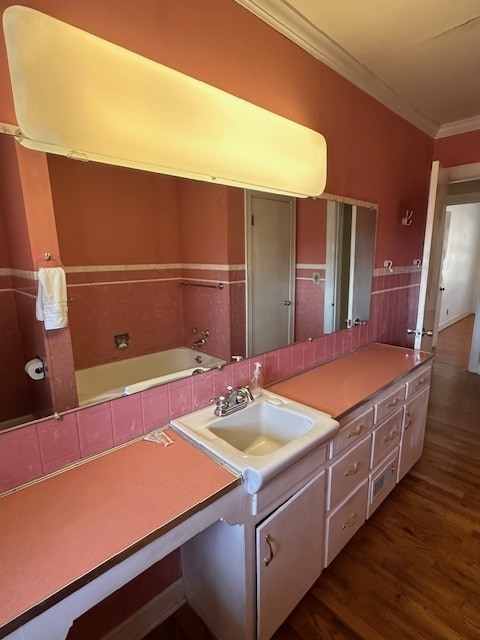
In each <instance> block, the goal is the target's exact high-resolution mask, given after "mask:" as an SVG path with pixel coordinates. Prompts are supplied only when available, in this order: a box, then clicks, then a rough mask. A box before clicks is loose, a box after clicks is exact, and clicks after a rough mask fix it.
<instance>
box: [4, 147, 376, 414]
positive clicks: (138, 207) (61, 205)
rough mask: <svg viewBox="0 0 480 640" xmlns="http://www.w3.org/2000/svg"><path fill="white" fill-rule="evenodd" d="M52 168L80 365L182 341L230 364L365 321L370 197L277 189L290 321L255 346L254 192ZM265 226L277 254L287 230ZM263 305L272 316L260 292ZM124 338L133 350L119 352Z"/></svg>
mask: <svg viewBox="0 0 480 640" xmlns="http://www.w3.org/2000/svg"><path fill="white" fill-rule="evenodd" d="M48 166H49V174H50V182H51V188H52V195H53V202H54V210H55V218H56V225H57V233H58V240H59V247H60V258H61V260H62V263H63V265H64V266H65V268H66V271H67V280H68V285H69V288H68V294H69V298H70V302H69V323H70V332H71V339H72V345H73V354H74V361H75V369H79V370H82V369H85V368H89V367H94V366H98V365H102V364H104V363H108V362H113V361H117V360H125V359H129V358H132V357H135V356H139V355H143V354H149V353H152V352H156V351H164V350H168V349H172V348H175V347H179V346H180V345H183V346H186V347H187V348H190V347H192V346H193V347H194V349H195V350H196V351H198V352H199V353H200V354H204V353H206V354H209V355H211V356H215V357H217V358H220V359H221V360H223V361H225V362H230V361H231V360H232V358H234V359H236V358H239V357H245V356H246V355H249V356H250V355H257V354H258V353H261V352H264V351H266V350H270V349H273V348H277V347H281V346H285V345H286V344H291V343H293V342H299V341H304V340H307V339H308V338H313V337H317V336H319V335H322V334H324V333H328V332H331V331H336V330H340V329H344V328H345V327H346V326H349V325H351V324H354V323H355V321H357V320H358V321H359V322H365V321H368V318H369V309H370V294H371V279H372V272H373V255H374V242H375V225H376V208H375V207H374V206H373V205H371V206H367V205H366V203H355V202H354V201H350V200H345V199H341V198H339V199H333V198H332V197H330V196H328V197H325V198H324V197H322V198H318V199H311V198H307V199H297V200H294V199H289V198H285V197H280V198H279V199H280V202H281V208H282V210H283V211H285V213H286V215H287V217H288V222H287V227H288V231H289V233H290V234H292V235H291V237H290V238H289V239H288V241H287V245H288V249H287V250H288V251H289V252H290V257H291V267H290V272H289V274H288V278H289V284H288V286H289V287H290V289H289V293H288V294H284V293H283V292H281V293H280V299H279V301H278V305H279V309H280V310H282V311H283V310H285V309H286V310H287V313H288V314H289V316H290V319H291V322H290V326H291V329H290V333H289V334H288V336H287V338H286V339H282V340H281V341H280V342H279V343H278V344H272V343H270V344H268V345H266V346H265V347H262V345H261V344H259V345H256V346H254V347H253V348H252V345H251V344H250V349H249V347H248V344H249V339H248V338H249V336H248V331H247V329H246V328H247V322H246V318H247V306H246V298H247V297H248V296H247V291H246V288H247V287H246V285H247V282H248V280H249V278H250V281H251V277H250V276H251V274H250V273H249V269H246V266H245V265H246V264H249V261H248V260H247V262H246V257H245V256H246V254H245V251H246V238H247V236H248V233H246V231H249V232H250V233H251V231H252V229H255V224H258V227H257V228H259V227H260V226H261V225H260V222H261V218H259V217H258V216H260V217H261V215H262V212H261V211H258V212H255V213H254V214H252V211H251V210H250V209H249V208H248V206H247V207H246V206H245V202H246V201H247V204H248V199H249V198H251V193H249V192H248V193H247V197H246V196H245V192H244V191H243V190H241V189H236V188H234V187H226V186H221V185H211V184H207V183H200V182H195V181H191V180H187V179H182V178H174V177H170V176H163V175H160V174H149V173H146V172H143V171H136V170H132V169H126V168H119V167H112V166H108V165H100V164H96V163H80V162H74V161H71V160H68V159H66V158H63V157H60V156H49V158H48ZM252 193H254V192H252ZM262 196H265V197H266V198H267V199H268V200H267V206H270V205H269V203H270V204H271V202H272V201H275V200H278V198H277V197H276V196H275V195H272V194H255V193H254V196H253V197H254V199H257V200H258V201H259V202H260V204H261V205H262V206H263V207H265V202H266V201H265V199H264V198H262ZM285 203H286V204H285ZM292 212H293V217H292ZM252 215H257V223H255V222H254V224H253V225H252V219H251V216H252ZM284 226H285V225H284ZM1 229H2V226H1V225H0V233H1ZM267 232H268V233H267V238H268V242H267V244H268V245H269V246H270V249H273V250H274V252H275V251H276V247H277V245H278V242H279V239H278V237H277V236H278V229H276V227H275V225H272V224H271V223H270V222H269V224H267ZM286 277H287V276H286ZM220 285H221V286H220ZM266 288H267V290H268V289H269V282H268V281H267V283H266ZM284 295H287V297H284ZM285 302H287V303H288V304H284V303H285ZM254 308H255V313H256V314H257V315H258V316H259V317H267V318H268V317H269V315H268V312H265V311H264V309H263V308H262V304H261V297H260V298H259V299H258V300H257V301H256V302H255V305H254ZM337 308H338V309H339V312H338V313H337V312H336V311H337ZM334 312H335V313H334ZM12 321H14V320H13V319H12ZM32 322H36V321H35V320H34V319H33V318H32ZM124 335H128V347H126V348H124V349H122V348H120V349H119V348H117V347H118V344H116V340H118V336H124ZM23 365H24V362H21V363H20V364H19V366H21V368H22V369H23ZM207 366H208V365H207ZM199 368H201V366H200V367H199ZM189 374H190V373H189ZM54 409H55V408H54ZM27 415H28V414H27ZM12 418H13V419H15V418H14V417H12V416H10V417H9V418H8V420H11V419H12ZM9 426H12V422H7V423H6V427H9Z"/></svg>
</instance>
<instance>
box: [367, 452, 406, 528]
mask: <svg viewBox="0 0 480 640" xmlns="http://www.w3.org/2000/svg"><path fill="white" fill-rule="evenodd" d="M398 452H399V449H398V447H397V449H396V450H395V451H394V452H393V453H392V455H391V456H390V457H389V459H388V460H387V461H386V462H385V463H384V464H382V465H381V466H380V467H379V468H378V469H374V470H373V471H372V473H371V474H370V476H369V486H368V516H367V517H368V518H369V517H370V516H371V515H372V513H373V512H374V511H375V509H376V508H377V507H378V505H379V504H381V502H382V501H383V500H384V498H386V497H387V496H388V494H389V493H390V491H391V490H392V489H393V488H394V486H395V484H396V482H397V468H398Z"/></svg>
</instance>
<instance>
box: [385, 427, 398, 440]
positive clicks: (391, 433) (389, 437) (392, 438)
mask: <svg viewBox="0 0 480 640" xmlns="http://www.w3.org/2000/svg"><path fill="white" fill-rule="evenodd" d="M396 437H397V432H396V431H395V429H392V430H391V431H390V435H388V436H385V438H384V439H383V441H384V442H389V441H390V440H395V438H396Z"/></svg>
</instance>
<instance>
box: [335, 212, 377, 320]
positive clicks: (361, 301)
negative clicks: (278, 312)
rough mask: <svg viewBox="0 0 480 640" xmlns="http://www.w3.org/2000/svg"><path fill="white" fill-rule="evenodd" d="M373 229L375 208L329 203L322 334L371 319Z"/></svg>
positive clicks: (374, 225)
mask: <svg viewBox="0 0 480 640" xmlns="http://www.w3.org/2000/svg"><path fill="white" fill-rule="evenodd" d="M375 228H376V214H375V210H374V209H370V208H367V207H361V206H357V205H352V204H347V203H342V202H333V201H330V202H329V203H328V207H327V254H326V274H325V315H324V326H325V333H331V332H332V331H341V330H342V329H345V328H347V327H351V326H353V325H355V324H359V323H364V322H367V321H368V320H369V319H370V301H371V292H372V273H373V263H374V256H375Z"/></svg>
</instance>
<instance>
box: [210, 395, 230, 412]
mask: <svg viewBox="0 0 480 640" xmlns="http://www.w3.org/2000/svg"><path fill="white" fill-rule="evenodd" d="M210 403H212V404H213V403H215V404H216V407H215V411H214V414H215V415H216V416H223V415H225V412H226V410H227V409H228V400H227V399H226V398H225V396H218V398H212V399H211V400H210Z"/></svg>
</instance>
